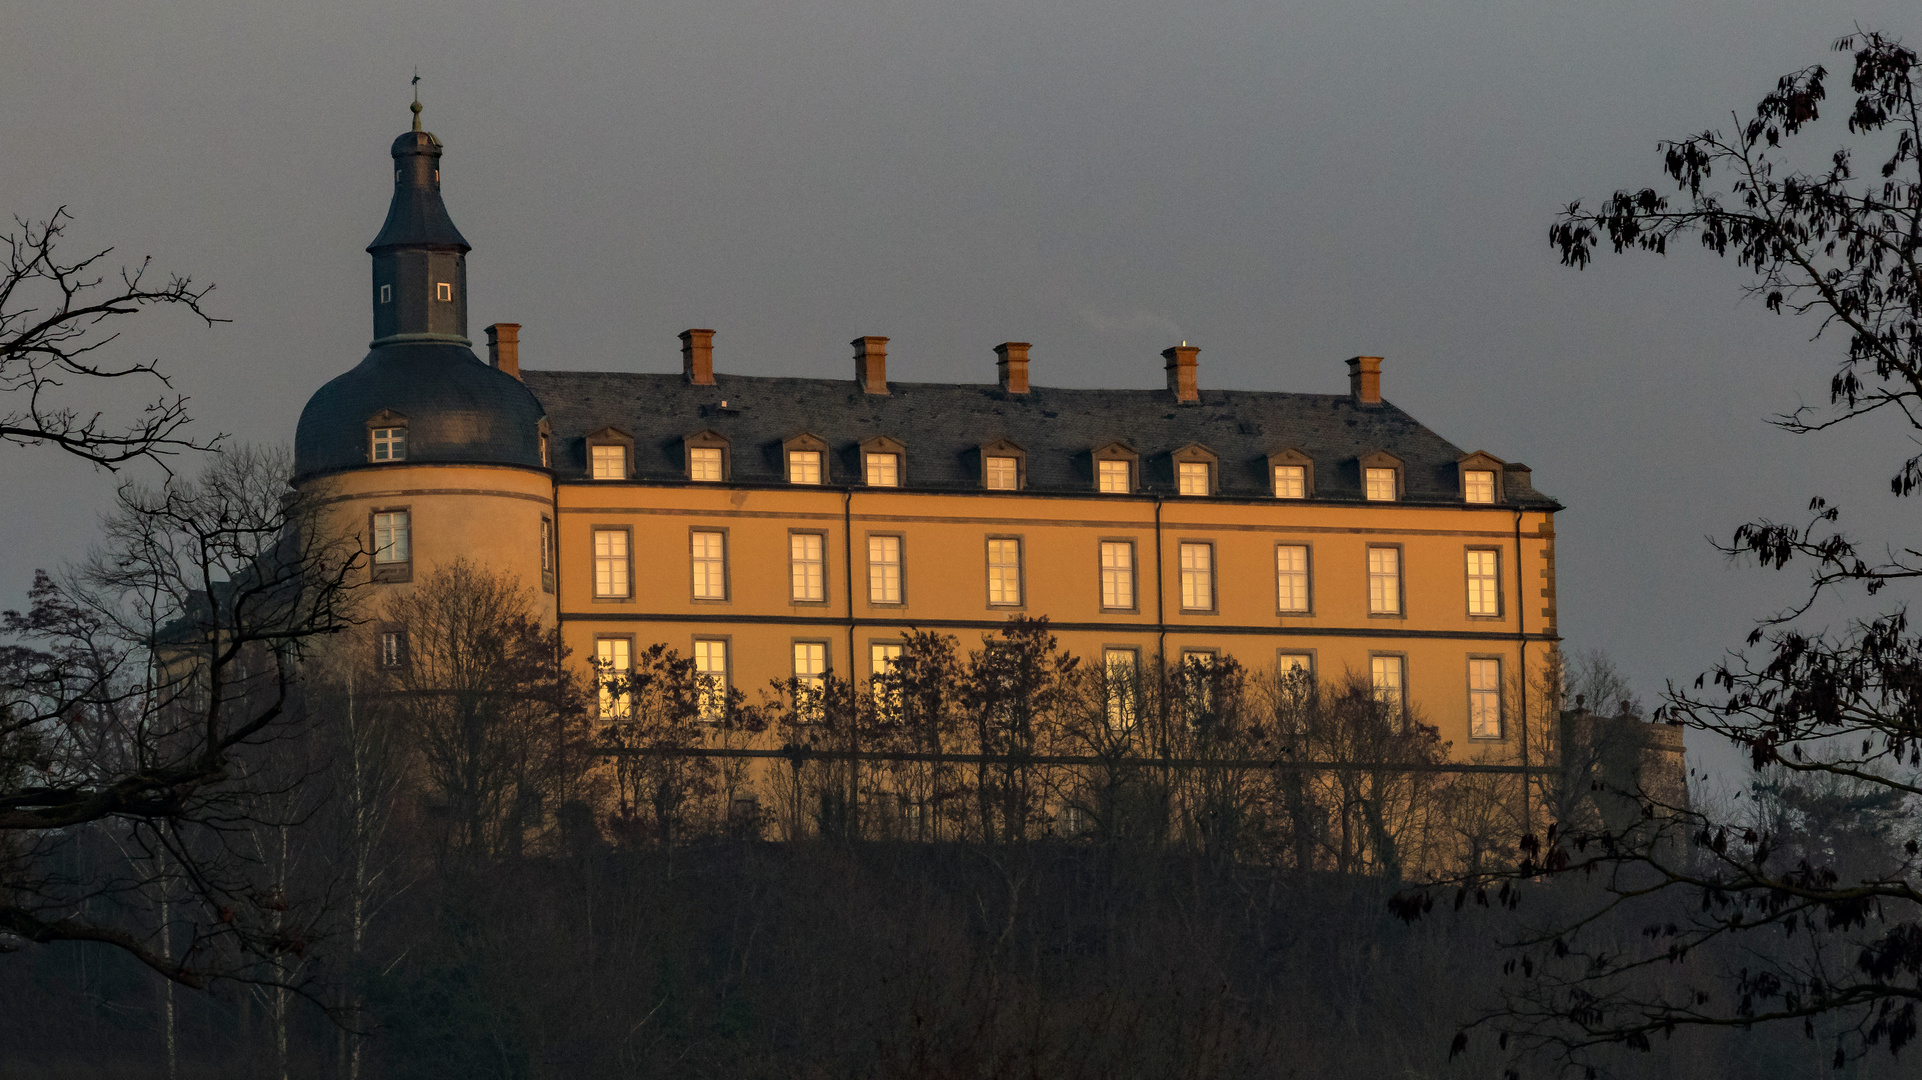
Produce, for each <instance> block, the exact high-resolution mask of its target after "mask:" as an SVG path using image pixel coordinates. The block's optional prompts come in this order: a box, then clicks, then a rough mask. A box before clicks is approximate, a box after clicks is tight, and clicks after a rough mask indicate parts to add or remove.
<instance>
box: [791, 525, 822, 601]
mask: <svg viewBox="0 0 1922 1080" xmlns="http://www.w3.org/2000/svg"><path fill="white" fill-rule="evenodd" d="M787 543H788V582H789V586H788V598H789V599H791V600H802V601H810V602H812V601H820V600H826V599H827V598H828V589H827V563H826V559H825V556H824V555H823V548H824V547H825V544H824V538H823V537H822V536H821V534H820V533H789V534H788V538H787Z"/></svg>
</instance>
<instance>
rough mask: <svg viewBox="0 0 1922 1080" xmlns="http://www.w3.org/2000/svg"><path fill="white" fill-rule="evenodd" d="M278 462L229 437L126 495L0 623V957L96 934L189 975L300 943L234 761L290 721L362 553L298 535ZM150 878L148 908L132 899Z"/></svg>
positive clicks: (296, 503) (233, 971)
mask: <svg viewBox="0 0 1922 1080" xmlns="http://www.w3.org/2000/svg"><path fill="white" fill-rule="evenodd" d="M289 464H290V461H289V455H288V454H287V453H286V452H285V451H284V450H255V449H247V448H242V449H239V450H234V451H229V452H227V453H225V454H223V455H221V456H220V457H218V458H216V459H214V460H213V461H212V463H211V464H209V466H208V467H207V468H206V470H205V471H204V472H203V473H202V474H201V476H200V477H199V478H198V479H197V480H194V481H186V480H181V479H170V480H169V481H168V482H167V483H166V484H165V485H163V486H161V487H158V488H148V487H143V486H139V485H134V484H128V485H125V486H123V487H122V488H121V489H120V493H119V505H118V509H117V511H116V512H115V513H114V514H113V515H112V516H111V517H110V518H109V519H108V520H107V523H106V540H105V543H104V544H103V546H102V547H101V548H99V549H98V550H97V551H96V553H95V554H94V555H93V556H92V557H90V558H89V559H88V561H87V562H86V564H85V565H84V566H83V567H82V568H81V569H80V570H79V571H78V572H76V573H75V574H74V575H73V576H72V577H71V578H70V579H68V580H64V581H57V580H56V579H54V578H52V577H50V576H48V575H46V574H44V573H43V574H41V575H39V576H38V577H37V578H36V580H35V583H34V588H33V591H32V593H31V595H30V598H29V599H30V605H29V608H28V610H27V611H26V612H24V613H22V612H7V613H6V614H5V616H4V631H5V633H6V635H7V637H8V638H10V639H11V640H10V642H9V643H8V644H6V645H5V647H4V648H0V695H3V696H0V950H10V949H17V948H20V947H21V946H22V945H24V944H27V943H41V942H52V941H82V942H96V943H101V944H107V945H112V946H115V947H117V948H119V949H122V950H124V951H126V952H127V953H129V954H131V955H133V956H134V957H136V958H138V959H139V960H140V961H141V962H143V963H145V964H147V965H148V966H149V967H152V968H153V969H154V970H156V971H158V972H160V973H161V974H163V975H165V976H167V977H168V978H170V979H174V980H177V981H180V982H183V983H187V984H189V985H194V986H199V985H204V984H205V983H206V982H207V980H208V979H210V978H213V977H216V976H222V975H225V976H234V977H241V976H244V974H245V972H246V970H247V969H248V968H249V967H250V966H251V965H252V964H254V963H255V962H256V961H257V960H258V959H259V958H262V957H276V956H285V955H289V954H295V955H297V954H299V953H300V952H301V951H303V950H304V949H305V948H306V947H307V944H308V939H309V936H310V935H309V932H308V931H309V928H308V927H307V926H304V925H303V924H302V923H301V922H300V919H299V917H298V916H297V915H296V914H290V913H289V912H287V911H286V910H285V909H282V908H279V907H277V901H276V900H275V899H274V897H275V895H276V890H277V889H278V888H279V887H280V884H281V883H278V882H275V881H272V880H263V879H262V877H261V876H260V874H259V872H258V871H259V867H258V866H257V865H256V864H254V863H253V862H252V860H251V859H250V858H249V857H248V853H247V852H246V851H244V850H242V849H240V848H237V847H236V845H235V841H236V840H237V839H242V838H243V837H244V824H245V823H246V822H249V821H254V820H258V817H259V815H260V813H261V812H262V809H263V808H262V805H261V803H260V800H259V796H260V794H261V793H260V791H259V790H257V788H256V786H255V785H254V784H253V783H252V782H251V780H250V778H249V776H248V772H247V770H246V768H245V767H244V761H245V759H246V757H247V756H248V755H249V754H251V753H254V752H255V751H256V750H257V749H258V748H261V747H264V746H267V745H269V744H271V743H273V742H274V741H275V740H277V739H280V738H282V737H283V736H284V735H286V734H288V733H289V732H290V730H291V727H292V725H293V719H292V716H293V708H292V707H293V704H294V699H295V689H296V681H297V679H298V674H299V668H300V665H301V663H302V661H303V659H305V658H306V657H307V656H309V655H311V653H312V651H313V649H314V648H315V646H316V645H317V643H318V642H319V641H320V640H322V639H325V638H327V637H329V636H330V635H333V634H335V633H338V632H340V631H341V630H343V629H345V628H346V627H348V626H349V625H351V624H352V621H353V618H354V616H353V610H352V601H353V599H354V593H353V583H354V581H355V580H356V579H357V577H358V574H357V567H358V566H359V565H360V557H361V552H360V550H359V547H358V545H357V544H355V543H354V542H353V541H351V540H347V539H342V538H338V537H332V536H329V535H326V534H324V533H322V532H321V531H319V529H318V528H317V527H315V519H314V516H313V514H312V510H313V502H314V498H315V495H314V494H313V493H308V494H305V495H303V494H300V493H296V492H293V491H290V490H289V489H288V488H287V484H286V477H287V475H288V472H289ZM110 850H112V851H127V852H131V853H135V854H136V855H137V856H138V857H134V858H121V857H118V856H117V855H114V856H111V857H110V856H109V851H110ZM155 890H159V891H160V892H161V893H162V894H163V895H165V896H168V897H171V898H172V900H171V902H170V903H169V904H168V905H167V907H166V915H165V918H164V920H159V921H157V920H156V919H155V917H154V914H153V912H151V911H149V910H145V909H144V908H143V907H142V906H141V905H140V904H139V903H138V902H137V901H138V899H139V896H140V895H141V893H142V892H143V891H146V892H148V893H152V892H153V891H155Z"/></svg>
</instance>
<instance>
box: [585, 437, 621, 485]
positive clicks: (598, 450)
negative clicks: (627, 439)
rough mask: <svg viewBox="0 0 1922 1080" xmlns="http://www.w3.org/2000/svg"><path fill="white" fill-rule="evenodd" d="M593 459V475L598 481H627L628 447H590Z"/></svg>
mask: <svg viewBox="0 0 1922 1080" xmlns="http://www.w3.org/2000/svg"><path fill="white" fill-rule="evenodd" d="M589 453H590V454H591V455H592V457H593V462H592V465H593V471H592V475H593V477H594V479H596V480H625V479H627V447H625V446H622V445H620V444H619V443H613V444H607V443H603V444H601V445H598V446H594V447H590V448H589Z"/></svg>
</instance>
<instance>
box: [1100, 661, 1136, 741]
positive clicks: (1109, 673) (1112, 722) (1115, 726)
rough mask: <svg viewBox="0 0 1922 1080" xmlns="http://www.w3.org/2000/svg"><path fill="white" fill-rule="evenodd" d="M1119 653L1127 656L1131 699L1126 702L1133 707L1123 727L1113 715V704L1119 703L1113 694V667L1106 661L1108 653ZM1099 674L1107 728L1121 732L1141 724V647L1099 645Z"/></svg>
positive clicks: (1128, 688)
mask: <svg viewBox="0 0 1922 1080" xmlns="http://www.w3.org/2000/svg"><path fill="white" fill-rule="evenodd" d="M1121 654H1125V655H1126V656H1127V657H1128V658H1129V660H1128V665H1129V671H1130V673H1131V676H1132V677H1131V678H1130V680H1129V682H1130V685H1129V686H1128V687H1127V691H1128V694H1129V697H1130V699H1131V700H1130V701H1129V702H1128V704H1129V705H1131V706H1132V707H1133V709H1134V716H1133V718H1132V719H1131V720H1130V721H1129V723H1128V724H1127V725H1126V726H1125V727H1124V726H1122V725H1121V724H1120V723H1119V722H1118V721H1117V719H1116V717H1115V706H1116V705H1118V704H1120V703H1119V702H1117V701H1116V700H1115V699H1114V696H1113V694H1114V683H1113V682H1112V680H1113V678H1114V675H1113V672H1114V668H1113V666H1112V665H1110V664H1109V662H1108V657H1109V656H1110V655H1121ZM1101 675H1102V681H1103V690H1104V692H1105V694H1106V695H1107V700H1105V701H1104V702H1102V714H1103V716H1104V717H1106V719H1107V722H1108V729H1109V730H1110V731H1117V732H1121V731H1131V730H1133V729H1134V728H1136V727H1138V726H1139V725H1140V724H1141V647H1140V646H1139V645H1103V646H1101Z"/></svg>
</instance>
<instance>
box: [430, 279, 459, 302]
mask: <svg viewBox="0 0 1922 1080" xmlns="http://www.w3.org/2000/svg"><path fill="white" fill-rule="evenodd" d="M434 302H435V303H437V304H451V303H453V302H454V283H453V282H451V281H436V282H434Z"/></svg>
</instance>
